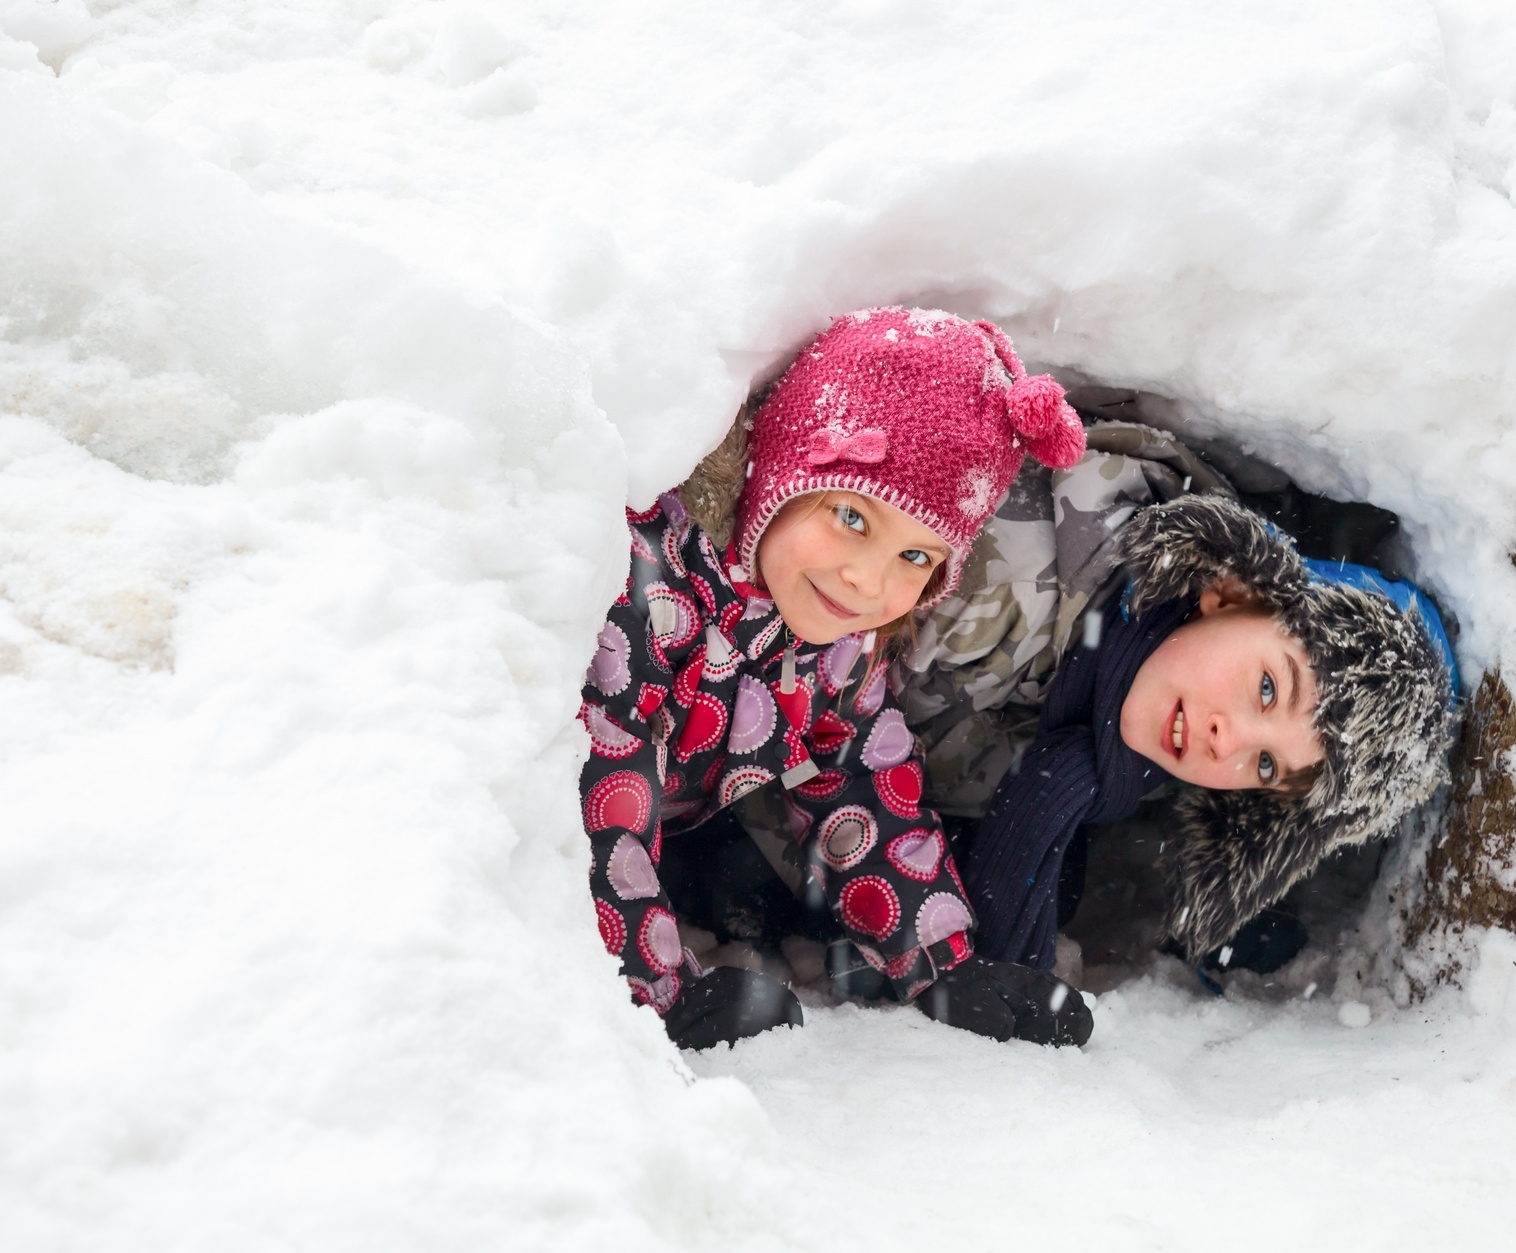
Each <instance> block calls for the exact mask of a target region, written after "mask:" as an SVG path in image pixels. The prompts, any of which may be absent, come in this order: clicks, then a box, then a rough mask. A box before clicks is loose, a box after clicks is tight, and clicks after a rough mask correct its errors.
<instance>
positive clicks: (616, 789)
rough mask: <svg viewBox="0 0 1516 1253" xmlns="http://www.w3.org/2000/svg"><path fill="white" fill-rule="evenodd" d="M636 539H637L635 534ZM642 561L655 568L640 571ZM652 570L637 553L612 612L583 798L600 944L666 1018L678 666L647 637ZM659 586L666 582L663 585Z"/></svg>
mask: <svg viewBox="0 0 1516 1253" xmlns="http://www.w3.org/2000/svg"><path fill="white" fill-rule="evenodd" d="M633 535H634V539H635V538H636V537H637V531H636V529H635V527H634V529H633ZM641 547H642V548H645V545H644V546H641ZM641 563H646V564H649V565H652V566H653V569H652V570H649V571H640V570H639V568H638V567H639V564H641ZM655 563H656V558H654V556H653V553H652V552H651V551H650V550H648V551H645V552H644V551H639V546H636V545H634V550H633V557H632V565H633V568H632V577H631V579H630V580H629V581H628V591H627V594H625V595H623V596H621V597H620V598H619V599H618V600H617V601H616V603H615V604H614V605H612V606H611V609H610V612H609V613H608V614H607V615H606V620H605V625H604V626H603V627H602V628H601V629H600V639H599V647H598V648H597V650H596V652H595V656H594V658H593V660H592V661H591V662H590V667H589V671H588V673H587V674H586V676H585V683H584V688H583V692H582V698H583V702H582V704H581V705H580V710H579V717H580V719H581V721H582V722H583V723H584V726H585V729H586V730H587V731H588V732H589V737H590V757H589V760H588V761H587V762H585V764H584V770H583V772H582V773H581V774H580V777H579V795H580V802H581V805H582V809H583V816H584V829H585V830H586V831H587V832H588V833H589V837H590V850H591V856H592V858H593V860H592V863H591V866H590V893H591V895H592V896H593V897H594V901H595V913H596V916H597V920H598V922H599V925H600V937H601V939H602V940H604V942H605V947H606V949H607V950H608V951H609V952H610V953H611V954H612V955H614V956H617V957H620V958H621V970H622V973H623V974H624V975H625V976H626V977H627V981H628V982H629V983H630V984H631V987H632V992H633V994H634V995H635V996H636V997H637V998H638V999H639V1000H641V1001H643V1002H645V1003H647V1004H651V1005H653V1006H654V1007H655V1008H656V1009H657V1010H658V1012H659V1013H660V1014H661V1013H663V1012H664V1011H665V1010H666V1009H667V1008H668V1007H669V1005H671V1004H672V1003H673V1001H674V998H675V997H677V996H678V995H679V991H680V987H681V978H680V974H679V966H680V964H681V962H682V961H683V958H684V953H683V946H682V945H681V943H680V940H679V928H678V925H677V923H676V922H675V920H674V912H673V907H672V906H671V904H670V903H669V898H668V894H667V893H666V892H665V891H664V890H663V885H662V884H661V883H660V882H659V880H658V870H657V867H658V860H659V856H660V854H661V852H662V845H663V827H662V822H661V816H662V815H661V810H662V795H663V780H664V776H665V769H666V762H667V748H666V745H667V742H668V739H669V734H670V731H671V729H672V725H673V720H672V718H671V716H670V714H669V712H668V710H667V709H665V707H664V706H665V703H666V700H667V696H668V692H669V687H670V684H671V682H672V680H673V672H674V668H675V666H676V665H677V658H673V657H670V655H669V654H668V653H666V652H665V650H664V649H663V648H662V647H661V646H660V645H659V642H658V640H657V638H656V637H655V636H654V633H653V632H652V631H651V630H650V629H649V617H650V614H649V611H648V610H647V609H646V608H645V606H647V605H648V603H649V600H648V597H647V596H646V594H645V590H644V589H645V587H646V585H647V584H648V583H649V582H650V581H651V579H646V578H639V574H650V575H651V576H652V578H655V579H656V578H658V576H659V575H661V574H664V573H666V572H665V571H662V570H661V569H660V568H659V567H658V566H657V565H656V564H655ZM658 585H659V586H661V587H667V586H668V583H667V582H666V581H664V580H662V579H658ZM639 602H640V604H641V605H642V606H644V607H643V608H639ZM655 603H656V602H655Z"/></svg>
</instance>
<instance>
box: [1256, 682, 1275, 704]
mask: <svg viewBox="0 0 1516 1253" xmlns="http://www.w3.org/2000/svg"><path fill="white" fill-rule="evenodd" d="M1258 691H1259V695H1261V696H1262V697H1263V707H1264V708H1265V709H1267V708H1268V707H1269V706H1270V705H1272V704H1273V703H1274V695H1275V693H1274V676H1273V675H1271V674H1266V675H1264V676H1263V682H1262V683H1261V684H1260V685H1259V688H1258Z"/></svg>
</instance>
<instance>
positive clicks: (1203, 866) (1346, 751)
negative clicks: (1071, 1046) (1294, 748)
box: [1122, 496, 1455, 956]
mask: <svg viewBox="0 0 1516 1253" xmlns="http://www.w3.org/2000/svg"><path fill="white" fill-rule="evenodd" d="M1122 542H1123V549H1124V560H1125V562H1126V569H1127V574H1128V576H1129V578H1130V579H1131V587H1130V590H1129V592H1128V599H1127V607H1128V609H1129V611H1130V612H1131V613H1132V614H1133V615H1138V614H1141V613H1142V612H1143V610H1144V609H1146V608H1148V607H1150V606H1152V605H1156V604H1160V603H1162V602H1163V601H1166V600H1170V599H1172V598H1174V597H1176V596H1184V595H1194V594H1197V593H1198V592H1200V591H1201V590H1202V589H1203V588H1205V587H1206V586H1208V585H1209V584H1212V583H1214V582H1216V581H1218V580H1221V579H1229V578H1230V579H1237V580H1239V581H1240V582H1242V583H1243V584H1245V585H1246V586H1247V587H1249V588H1251V589H1252V590H1253V591H1254V592H1255V593H1256V594H1257V595H1258V596H1259V597H1260V598H1261V599H1262V600H1263V601H1264V603H1265V604H1267V605H1268V607H1269V608H1270V609H1271V610H1272V612H1273V613H1274V616H1275V617H1276V618H1277V619H1278V620H1279V622H1280V623H1281V625H1282V626H1283V627H1284V629H1285V630H1287V631H1288V632H1289V633H1290V634H1291V635H1293V636H1294V637H1295V638H1296V639H1297V640H1299V641H1300V644H1301V646H1302V647H1303V648H1304V649H1305V652H1306V655H1307V657H1309V658H1310V662H1311V669H1312V670H1313V671H1314V673H1315V676H1316V688H1317V693H1318V695H1317V700H1316V708H1315V710H1314V713H1313V717H1312V721H1313V724H1314V726H1315V728H1316V732H1317V734H1318V735H1319V736H1320V737H1321V743H1322V748H1323V750H1324V752H1325V759H1324V761H1323V763H1322V768H1321V771H1320V773H1319V775H1318V776H1317V778H1316V780H1315V782H1314V783H1313V784H1312V786H1311V788H1310V790H1309V791H1308V792H1306V793H1305V795H1303V796H1299V797H1291V796H1286V795H1281V794H1280V793H1278V792H1271V791H1263V790H1250V791H1235V792H1223V791H1211V790H1207V789H1194V790H1192V791H1190V792H1189V793H1187V794H1186V795H1185V796H1184V797H1183V798H1181V800H1180V802H1179V805H1178V813H1179V823H1180V831H1179V833H1178V834H1179V838H1178V839H1177V840H1170V841H1169V851H1168V855H1167V859H1166V869H1167V873H1168V878H1169V887H1170V901H1169V917H1168V925H1169V929H1170V933H1171V934H1172V935H1173V936H1174V937H1175V938H1176V939H1177V940H1179V941H1180V943H1181V944H1183V945H1184V947H1185V948H1186V950H1187V951H1188V952H1189V953H1191V954H1192V955H1197V956H1198V955H1199V954H1200V953H1203V952H1206V951H1208V950H1209V949H1212V948H1214V947H1215V946H1216V945H1217V944H1220V943H1222V942H1223V941H1225V940H1226V939H1228V938H1229V937H1230V936H1231V935H1232V934H1234V933H1235V932H1236V930H1237V928H1238V927H1240V926H1241V925H1242V924H1243V923H1245V922H1247V921H1248V920H1249V919H1250V918H1252V917H1254V916H1255V915H1256V914H1257V913H1258V911H1259V910H1261V909H1263V908H1265V907H1266V906H1268V905H1270V904H1272V903H1273V902H1274V901H1276V900H1278V899H1279V898H1280V897H1281V896H1283V895H1284V893H1285V892H1286V891H1288V890H1289V888H1290V887H1291V885H1293V884H1294V883H1295V882H1296V881H1297V880H1298V879H1300V878H1302V877H1304V876H1305V875H1307V874H1309V873H1310V872H1311V871H1312V870H1313V869H1314V868H1315V866H1316V864H1317V862H1319V861H1320V860H1321V859H1322V858H1323V857H1324V856H1326V855H1327V854H1328V853H1331V852H1333V851H1335V850H1336V849H1338V848H1341V847H1343V846H1344V845H1348V844H1359V843H1362V842H1364V841H1365V840H1369V839H1373V838H1375V837H1377V836H1384V835H1388V834H1389V833H1390V832H1391V831H1392V830H1393V829H1394V827H1395V825H1396V824H1397V823H1398V822H1399V820H1400V819H1401V817H1403V816H1404V815H1405V814H1406V813H1408V812H1409V811H1410V810H1412V809H1413V808H1415V807H1416V806H1417V805H1419V804H1421V803H1422V802H1423V801H1425V800H1427V799H1428V798H1429V797H1430V796H1431V795H1432V793H1433V792H1434V791H1435V790H1436V789H1437V787H1438V786H1439V785H1440V784H1441V783H1443V782H1444V781H1445V780H1446V778H1447V765H1446V753H1447V749H1448V747H1449V745H1450V743H1451V739H1452V731H1453V721H1454V705H1453V702H1454V696H1455V689H1454V687H1453V671H1452V669H1451V667H1450V664H1449V661H1450V658H1451V650H1448V651H1447V652H1446V653H1444V650H1443V647H1442V645H1443V644H1445V640H1446V636H1445V634H1444V633H1443V630H1442V623H1441V620H1440V619H1439V618H1437V616H1436V610H1435V608H1434V607H1433V606H1432V605H1431V604H1430V602H1424V601H1423V599H1422V598H1421V597H1420V596H1418V595H1397V594H1396V593H1395V591H1394V590H1392V589H1390V588H1389V587H1388V586H1387V581H1386V580H1383V579H1380V580H1378V581H1375V580H1365V579H1356V578H1349V577H1346V568H1345V567H1344V568H1343V570H1342V571H1341V572H1340V573H1341V574H1342V575H1343V577H1330V574H1329V573H1328V574H1323V570H1324V569H1325V567H1326V566H1327V565H1335V564H1336V563H1312V564H1311V565H1310V566H1308V565H1307V564H1306V563H1305V562H1304V561H1303V560H1302V559H1301V557H1300V556H1299V554H1298V553H1297V552H1296V551H1295V545H1294V541H1293V540H1291V539H1290V538H1289V537H1288V536H1287V535H1285V534H1284V533H1283V532H1281V531H1279V530H1278V529H1277V528H1275V527H1273V526H1271V525H1270V524H1269V523H1268V522H1266V521H1265V520H1264V519H1263V518H1261V517H1259V516H1258V515H1257V514H1255V513H1252V512H1251V511H1249V510H1247V509H1245V508H1243V506H1241V505H1239V504H1237V503H1236V502H1235V501H1232V500H1229V499H1227V498H1224V497H1220V496H1183V497H1180V498H1179V499H1177V500H1173V501H1170V502H1168V503H1167V504H1162V505H1154V506H1150V507H1149V508H1146V509H1143V510H1140V511H1139V512H1138V513H1137V514H1136V515H1135V516H1134V517H1133V518H1132V520H1131V522H1130V523H1129V524H1128V525H1127V529H1126V531H1125V532H1124V534H1123V536H1122ZM1313 567H1314V568H1313ZM1355 569H1356V568H1355ZM1381 584H1385V585H1386V586H1381ZM1405 586H1407V585H1400V587H1401V588H1402V589H1404V587H1405Z"/></svg>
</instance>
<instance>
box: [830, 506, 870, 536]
mask: <svg viewBox="0 0 1516 1253" xmlns="http://www.w3.org/2000/svg"><path fill="white" fill-rule="evenodd" d="M837 520H838V521H839V522H841V523H842V525H843V526H845V527H847V528H848V530H850V531H857V532H858V533H859V534H860V535H862V534H863V532H864V531H865V530H867V529H868V524H867V523H866V522H865V521H864V520H863V515H862V514H861V513H859V512H858V510H856V509H854V508H853V506H852V505H838V506H837Z"/></svg>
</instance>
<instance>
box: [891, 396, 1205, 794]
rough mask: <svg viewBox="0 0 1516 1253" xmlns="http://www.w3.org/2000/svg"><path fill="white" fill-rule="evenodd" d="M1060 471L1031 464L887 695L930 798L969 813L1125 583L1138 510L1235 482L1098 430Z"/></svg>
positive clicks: (1033, 727)
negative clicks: (910, 739) (1081, 638)
mask: <svg viewBox="0 0 1516 1253" xmlns="http://www.w3.org/2000/svg"><path fill="white" fill-rule="evenodd" d="M1086 435H1087V438H1088V451H1087V452H1086V453H1085V455H1084V457H1083V459H1082V460H1081V461H1080V462H1079V464H1078V465H1076V466H1074V467H1073V468H1072V469H1069V470H1049V469H1047V468H1046V467H1044V466H1041V465H1038V464H1036V463H1035V462H1033V461H1032V460H1031V459H1030V458H1028V459H1027V461H1026V462H1025V463H1024V465H1023V467H1022V471H1021V474H1020V475H1019V476H1018V477H1017V479H1016V481H1015V482H1014V483H1013V484H1012V485H1011V490H1010V491H1009V492H1008V493H1007V495H1006V498H1005V499H1004V500H1003V501H1002V502H1001V504H1000V507H999V509H997V510H996V512H995V515H994V517H992V518H991V519H990V520H989V522H988V523H987V524H986V525H985V528H984V530H983V531H982V532H980V535H979V538H978V540H977V541H976V542H975V544H974V551H973V553H972V555H971V556H970V558H969V561H968V563H967V565H966V567H965V569H964V572H963V581H962V583H961V584H960V586H959V588H958V590H957V591H956V592H955V593H954V595H953V596H951V597H950V598H949V599H948V600H946V601H944V602H943V603H942V604H941V605H939V606H938V607H937V608H936V609H934V610H933V611H932V612H931V614H930V615H929V616H928V617H927V619H926V620H925V621H924V622H923V623H921V624H919V626H918V630H917V638H916V643H915V645H914V647H913V648H912V649H911V650H910V651H909V652H908V653H907V654H906V655H905V656H904V657H902V658H901V659H900V660H899V661H897V662H896V663H895V666H894V669H893V672H892V675H891V677H892V680H893V683H892V686H893V687H894V688H895V690H896V691H897V693H898V695H899V698H900V703H901V706H902V708H903V709H904V711H905V716H906V721H907V723H908V724H909V725H910V727H911V729H912V730H913V731H914V732H915V734H916V736H917V739H918V742H919V743H920V746H921V747H922V749H923V750H924V751H925V754H926V775H927V778H926V797H927V799H929V800H930V802H931V804H932V805H933V806H934V807H936V808H937V809H938V810H939V811H940V812H942V813H948V814H960V815H963V816H967V817H978V816H980V815H981V814H983V813H984V811H985V809H986V808H987V807H988V806H989V802H990V798H991V797H992V796H993V795H994V792H995V788H996V786H997V785H998V784H999V782H1000V780H1001V778H1002V777H1003V776H1004V775H1005V774H1006V773H1007V772H1008V771H1010V770H1012V769H1014V767H1015V766H1016V765H1017V763H1018V762H1019V761H1020V759H1021V754H1022V753H1023V752H1024V751H1025V750H1026V747H1027V746H1028V745H1029V744H1030V743H1031V742H1032V740H1033V739H1034V738H1036V734H1037V719H1038V714H1039V711H1040V710H1041V707H1042V698H1043V696H1044V695H1045V694H1046V692H1047V689H1048V685H1049V684H1050V683H1051V682H1052V680H1053V676H1054V675H1055V674H1056V673H1057V670H1058V663H1059V662H1060V661H1061V660H1062V658H1063V654H1064V650H1065V649H1066V648H1067V647H1068V644H1069V641H1070V640H1071V639H1072V638H1073V637H1074V634H1075V632H1076V631H1080V630H1082V629H1084V627H1083V621H1084V619H1085V617H1086V616H1087V615H1088V614H1090V613H1092V612H1096V613H1098V612H1101V607H1102V606H1103V605H1104V603H1105V601H1106V600H1107V599H1108V598H1109V597H1110V596H1111V595H1112V593H1113V592H1115V591H1118V590H1119V589H1120V587H1121V585H1122V583H1123V578H1122V574H1121V570H1120V563H1119V539H1120V536H1121V530H1122V527H1123V525H1124V524H1125V523H1126V521H1127V520H1128V519H1129V518H1130V517H1131V516H1132V514H1133V513H1135V512H1136V511H1137V509H1139V508H1140V507H1141V506H1143V505H1148V504H1152V503H1154V502H1156V501H1163V500H1172V499H1173V498H1174V497H1176V496H1179V495H1181V494H1182V493H1184V492H1186V491H1191V492H1219V493H1222V494H1225V495H1232V494H1233V492H1232V489H1231V486H1230V485H1229V484H1228V483H1227V482H1226V481H1225V480H1224V479H1223V478H1221V476H1220V475H1218V474H1217V473H1216V471H1215V470H1213V469H1212V468H1211V467H1210V466H1208V465H1207V464H1206V463H1205V462H1203V461H1201V460H1200V459H1199V458H1198V457H1197V456H1195V454H1194V453H1193V452H1191V451H1190V450H1189V449H1188V448H1186V447H1185V446H1184V445H1183V444H1181V443H1180V442H1179V441H1178V440H1176V439H1175V438H1173V437H1172V436H1171V435H1168V434H1167V433H1165V432H1162V431H1157V430H1154V429H1152V428H1150V427H1146V426H1139V425H1136V424H1135V423H1126V422H1102V423H1097V424H1096V425H1094V426H1092V427H1090V428H1089V429H1088V430H1087V432H1086Z"/></svg>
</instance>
